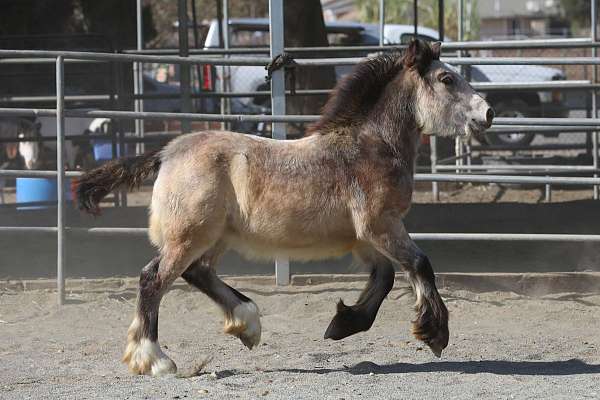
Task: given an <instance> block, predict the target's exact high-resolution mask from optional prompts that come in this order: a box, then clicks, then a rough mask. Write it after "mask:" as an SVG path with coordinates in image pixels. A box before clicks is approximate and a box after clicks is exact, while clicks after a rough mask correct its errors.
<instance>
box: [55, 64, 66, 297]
mask: <svg viewBox="0 0 600 400" xmlns="http://www.w3.org/2000/svg"><path fill="white" fill-rule="evenodd" d="M64 67H65V65H64V59H63V58H62V57H60V56H59V57H57V58H56V187H57V189H56V190H57V192H56V200H57V205H56V227H57V235H56V238H57V240H56V242H57V249H56V250H57V252H56V254H57V256H56V286H57V291H58V305H59V306H61V305H63V304H64V303H65V268H64V267H65V261H66V260H65V239H66V238H65V160H64V159H65V157H64V151H65V97H64V96H65V82H64V77H65V69H64Z"/></svg>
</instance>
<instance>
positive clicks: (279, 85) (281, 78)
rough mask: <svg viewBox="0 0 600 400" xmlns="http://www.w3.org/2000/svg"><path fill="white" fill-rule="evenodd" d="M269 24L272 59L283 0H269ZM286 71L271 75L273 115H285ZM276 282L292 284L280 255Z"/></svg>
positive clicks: (278, 48) (279, 127) (278, 43)
mask: <svg viewBox="0 0 600 400" xmlns="http://www.w3.org/2000/svg"><path fill="white" fill-rule="evenodd" d="M269 25H270V31H271V59H273V58H274V57H275V56H277V55H279V54H282V53H283V51H284V47H283V46H284V44H283V0H269ZM284 74H285V72H284V69H278V70H276V71H273V74H272V77H271V110H272V111H271V112H272V114H273V115H285V75H284ZM272 126H273V128H272V137H273V139H280V140H285V137H286V126H285V123H282V122H273V125H272ZM275 282H276V284H277V285H289V284H290V260H289V259H287V258H280V257H278V258H277V259H276V260H275Z"/></svg>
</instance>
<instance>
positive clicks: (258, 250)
mask: <svg viewBox="0 0 600 400" xmlns="http://www.w3.org/2000/svg"><path fill="white" fill-rule="evenodd" d="M227 243H228V245H229V247H230V248H231V249H233V250H235V251H236V252H238V253H240V254H241V255H243V256H244V257H246V258H248V259H252V260H273V259H275V258H281V257H289V258H290V259H291V260H296V261H311V260H323V259H327V258H337V257H342V256H344V255H345V254H348V253H349V252H351V251H352V249H353V248H354V246H355V244H356V239H354V238H338V239H329V240H328V239H323V238H321V240H314V241H304V242H303V243H289V242H287V243H286V242H284V241H280V240H273V239H267V238H261V237H259V236H254V235H240V234H229V235H227Z"/></svg>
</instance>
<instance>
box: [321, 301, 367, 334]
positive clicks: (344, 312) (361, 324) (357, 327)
mask: <svg viewBox="0 0 600 400" xmlns="http://www.w3.org/2000/svg"><path fill="white" fill-rule="evenodd" d="M371 324H372V321H370V320H369V318H368V317H367V316H366V315H365V313H364V312H362V311H360V310H358V311H357V310H354V309H353V308H351V307H348V306H347V305H345V304H344V302H343V301H342V300H340V301H339V302H338V304H337V313H336V314H335V316H334V317H333V319H332V320H331V322H330V323H329V326H328V327H327V330H326V331H325V335H324V336H323V337H324V338H325V339H333V340H340V339H344V338H346V337H348V336H351V335H354V334H355V333H358V332H363V331H367V330H369V328H370V327H371Z"/></svg>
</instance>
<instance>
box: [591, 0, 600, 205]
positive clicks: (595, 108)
mask: <svg viewBox="0 0 600 400" xmlns="http://www.w3.org/2000/svg"><path fill="white" fill-rule="evenodd" d="M590 1H591V14H592V20H591V26H590V37H591V39H592V41H593V42H594V43H595V42H596V41H597V40H598V32H597V27H596V24H597V23H598V8H597V6H596V1H597V0H590ZM597 55H598V49H596V46H593V47H592V57H597ZM592 72H593V73H592V82H593V83H594V84H596V83H597V82H598V66H597V65H596V64H594V65H593V66H592ZM592 118H598V103H597V94H596V89H595V88H594V89H592ZM592 153H593V154H592V160H593V163H594V178H596V177H597V176H598V174H597V173H596V170H597V169H598V131H594V132H592ZM599 197H600V196H599V193H598V185H594V200H598V198H599Z"/></svg>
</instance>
